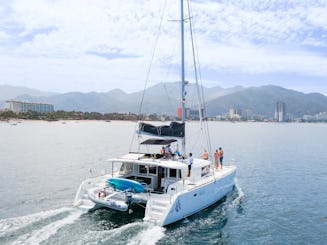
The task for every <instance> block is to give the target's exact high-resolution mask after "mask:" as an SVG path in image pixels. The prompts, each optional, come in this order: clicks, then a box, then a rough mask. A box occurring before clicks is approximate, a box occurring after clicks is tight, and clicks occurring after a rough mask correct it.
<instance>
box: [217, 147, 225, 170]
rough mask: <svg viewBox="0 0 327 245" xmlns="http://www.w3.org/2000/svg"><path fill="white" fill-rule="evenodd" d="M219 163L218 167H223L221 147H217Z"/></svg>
mask: <svg viewBox="0 0 327 245" xmlns="http://www.w3.org/2000/svg"><path fill="white" fill-rule="evenodd" d="M218 154H219V163H220V168H221V169H223V159H224V151H223V149H222V148H221V147H219V152H218Z"/></svg>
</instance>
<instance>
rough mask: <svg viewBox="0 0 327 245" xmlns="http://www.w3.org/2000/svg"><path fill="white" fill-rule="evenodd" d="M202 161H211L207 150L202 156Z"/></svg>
mask: <svg viewBox="0 0 327 245" xmlns="http://www.w3.org/2000/svg"><path fill="white" fill-rule="evenodd" d="M202 159H204V160H208V159H209V154H208V152H207V150H204V152H203V154H202Z"/></svg>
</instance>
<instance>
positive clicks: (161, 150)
mask: <svg viewBox="0 0 327 245" xmlns="http://www.w3.org/2000/svg"><path fill="white" fill-rule="evenodd" d="M160 154H161V155H162V156H164V155H165V147H164V146H163V147H161V149H160Z"/></svg>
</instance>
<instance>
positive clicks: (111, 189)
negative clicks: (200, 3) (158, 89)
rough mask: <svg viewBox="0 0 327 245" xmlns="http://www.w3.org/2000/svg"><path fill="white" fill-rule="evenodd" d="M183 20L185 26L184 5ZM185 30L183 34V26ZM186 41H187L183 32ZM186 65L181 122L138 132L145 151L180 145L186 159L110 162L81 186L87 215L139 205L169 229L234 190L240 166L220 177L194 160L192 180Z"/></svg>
mask: <svg viewBox="0 0 327 245" xmlns="http://www.w3.org/2000/svg"><path fill="white" fill-rule="evenodd" d="M181 20H184V15H183V0H181ZM189 21H190V20H189ZM181 25H182V28H181V29H182V30H184V28H183V25H184V21H181ZM181 40H184V33H183V32H182V34H181ZM183 45H184V43H183V41H182V47H183ZM182 54H184V52H183V51H182ZM183 61H184V58H182V64H181V69H182V75H181V78H182V79H181V80H182V93H181V101H182V110H181V111H182V121H181V122H172V123H171V124H169V125H164V126H154V125H151V124H148V123H144V122H141V123H140V124H139V129H138V133H139V134H143V135H149V136H151V137H152V138H149V139H146V140H144V141H142V142H141V143H140V144H141V145H143V146H155V148H156V149H157V150H158V149H159V148H161V147H162V146H169V145H170V144H172V145H173V144H179V143H181V145H182V148H183V149H182V151H181V153H180V154H179V152H176V154H171V153H170V152H168V151H167V152H165V153H164V152H162V153H160V154H159V153H156V152H139V151H138V152H130V153H128V154H126V155H124V156H121V157H118V158H113V159H109V160H108V161H109V168H110V169H111V171H110V173H109V174H104V175H100V176H97V177H95V178H90V179H87V180H85V181H83V182H82V183H81V185H80V187H79V189H78V191H77V193H76V197H75V200H74V205H75V206H76V207H79V208H81V209H83V210H87V211H92V210H95V209H97V208H101V207H106V208H110V209H113V210H118V211H127V210H130V209H132V208H133V206H134V205H135V204H141V205H143V206H144V207H145V212H144V218H143V220H144V221H149V222H153V223H155V224H157V225H160V226H166V225H169V224H171V223H174V222H176V221H179V220H182V219H184V218H186V217H188V216H190V215H192V214H195V213H197V212H199V211H201V210H203V209H205V208H207V207H209V206H210V205H212V204H214V203H216V202H217V201H219V200H220V199H221V198H223V197H224V196H225V195H227V193H228V192H230V191H231V190H232V189H233V186H234V185H235V182H234V177H235V174H236V166H224V168H223V169H221V170H219V171H216V170H215V169H214V167H213V163H212V162H211V161H209V160H204V159H198V158H194V160H193V164H192V169H191V173H190V175H189V173H188V164H189V162H190V158H188V157H187V155H186V154H185V143H186V142H185V112H186V110H185V79H184V62H183ZM153 136H155V138H153ZM176 148H177V147H176ZM203 148H204V147H202V149H203Z"/></svg>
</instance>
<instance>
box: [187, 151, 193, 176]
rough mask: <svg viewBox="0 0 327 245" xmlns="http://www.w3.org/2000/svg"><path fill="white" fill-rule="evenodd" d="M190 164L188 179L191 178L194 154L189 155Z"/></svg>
mask: <svg viewBox="0 0 327 245" xmlns="http://www.w3.org/2000/svg"><path fill="white" fill-rule="evenodd" d="M189 157H190V158H189V162H188V173H187V177H190V176H191V168H192V164H193V157H192V153H190V154H189Z"/></svg>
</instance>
